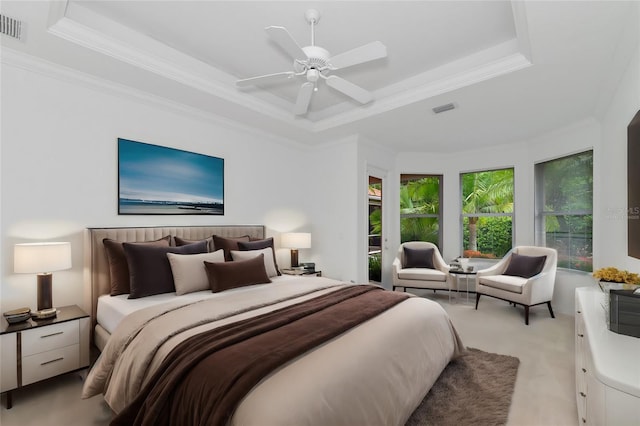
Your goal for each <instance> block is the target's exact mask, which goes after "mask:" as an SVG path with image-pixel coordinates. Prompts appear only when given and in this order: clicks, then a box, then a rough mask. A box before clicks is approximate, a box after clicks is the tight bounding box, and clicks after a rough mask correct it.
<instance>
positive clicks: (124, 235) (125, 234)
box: [84, 225, 265, 329]
mask: <svg viewBox="0 0 640 426" xmlns="http://www.w3.org/2000/svg"><path fill="white" fill-rule="evenodd" d="M167 235H171V236H174V237H180V238H184V239H187V240H202V239H205V238H208V237H211V236H212V235H219V236H221V237H239V236H242V235H249V236H250V237H252V238H264V236H265V229H264V226H262V225H229V226H174V227H167V226H160V227H140V228H89V229H87V230H86V232H85V242H84V247H85V249H84V253H85V255H84V281H85V288H89V289H91V291H90V292H87V291H85V300H84V305H85V307H89V306H91V325H92V329H93V327H95V324H96V310H97V307H98V297H99V296H101V295H103V294H109V293H110V291H111V284H110V278H109V264H108V262H107V255H106V253H105V250H104V245H103V244H102V240H103V239H105V238H111V239H113V240H118V241H123V242H136V241H150V240H157V239H159V238H162V237H164V236H167Z"/></svg>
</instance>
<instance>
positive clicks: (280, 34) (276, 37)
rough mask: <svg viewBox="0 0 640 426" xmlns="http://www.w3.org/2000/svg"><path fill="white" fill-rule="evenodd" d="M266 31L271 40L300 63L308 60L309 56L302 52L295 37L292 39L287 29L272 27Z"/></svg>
mask: <svg viewBox="0 0 640 426" xmlns="http://www.w3.org/2000/svg"><path fill="white" fill-rule="evenodd" d="M265 31H266V32H267V34H269V37H271V40H273V41H275V42H276V43H278V44H279V45H280V47H282V48H283V49H284V50H285V52H287V53H288V54H289V56H291V57H292V58H293V59H297V60H299V61H305V60H307V55H306V54H305V53H304V50H302V48H301V47H300V46H299V45H298V43H296V41H295V40H294V39H293V37H291V34H289V31H287V29H286V28H285V27H273V26H272V27H267V28H265Z"/></svg>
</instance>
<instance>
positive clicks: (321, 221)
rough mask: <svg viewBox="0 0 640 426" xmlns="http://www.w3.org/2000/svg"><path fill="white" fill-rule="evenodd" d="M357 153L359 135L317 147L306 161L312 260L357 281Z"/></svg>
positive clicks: (333, 274)
mask: <svg viewBox="0 0 640 426" xmlns="http://www.w3.org/2000/svg"><path fill="white" fill-rule="evenodd" d="M357 156H358V141H357V138H356V137H348V138H345V139H341V140H337V141H331V142H329V143H327V144H325V145H323V146H321V147H318V148H316V149H315V150H314V152H313V160H312V161H308V162H307V164H306V165H307V169H306V173H307V174H308V175H309V176H310V179H309V183H310V185H309V187H308V188H307V191H308V192H309V193H310V194H312V195H313V199H312V200H311V201H310V203H309V204H308V208H309V217H310V223H312V226H311V229H310V231H311V233H312V236H311V238H312V242H311V245H312V246H313V250H312V260H313V261H315V262H316V265H317V267H318V268H319V269H321V270H322V273H323V275H324V276H327V277H331V278H335V279H340V280H345V281H354V282H356V281H357V280H358V272H357V262H356V253H357V241H358V237H357V229H358V223H359V219H358V217H357V215H356V212H357V210H358V203H357V197H356V194H357V182H358V169H357ZM301 255H302V254H301Z"/></svg>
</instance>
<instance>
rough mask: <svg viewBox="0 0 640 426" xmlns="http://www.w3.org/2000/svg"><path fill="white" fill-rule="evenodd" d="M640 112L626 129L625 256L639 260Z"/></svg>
mask: <svg viewBox="0 0 640 426" xmlns="http://www.w3.org/2000/svg"><path fill="white" fill-rule="evenodd" d="M639 163H640V110H639V111H638V112H637V113H636V115H635V116H634V117H633V119H631V122H630V123H629V126H628V127H627V254H628V255H629V256H631V257H635V258H636V259H640V168H638V164H639Z"/></svg>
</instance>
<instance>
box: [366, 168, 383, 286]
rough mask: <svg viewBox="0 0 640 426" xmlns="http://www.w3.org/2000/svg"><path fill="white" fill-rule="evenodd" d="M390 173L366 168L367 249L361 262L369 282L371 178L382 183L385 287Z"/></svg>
mask: <svg viewBox="0 0 640 426" xmlns="http://www.w3.org/2000/svg"><path fill="white" fill-rule="evenodd" d="M388 175H389V173H388V171H387V170H384V169H382V168H379V167H376V166H373V165H367V167H366V176H365V183H366V184H365V188H364V191H363V192H364V199H365V209H364V213H365V216H366V217H365V218H364V220H363V223H364V226H363V228H364V229H365V231H364V235H363V237H364V238H363V241H364V247H365V249H364V250H363V253H364V256H363V258H362V260H361V262H362V264H363V265H364V267H365V270H366V273H365V275H364V276H365V277H366V280H367V282H368V281H369V181H370V178H375V179H378V180H380V182H381V185H380V186H381V188H382V189H381V197H380V210H381V215H382V220H381V224H382V232H381V233H380V253H381V256H382V258H381V264H382V269H381V280H380V284H381V285H383V283H384V281H385V275H386V268H385V263H386V262H385V261H386V260H387V257H388V255H389V252H388V250H387V248H388V247H387V246H388V230H389V223H388V219H389V214H388V209H387V207H386V204H387V203H386V202H385V200H386V198H388V195H389V188H388V186H389V179H388Z"/></svg>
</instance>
